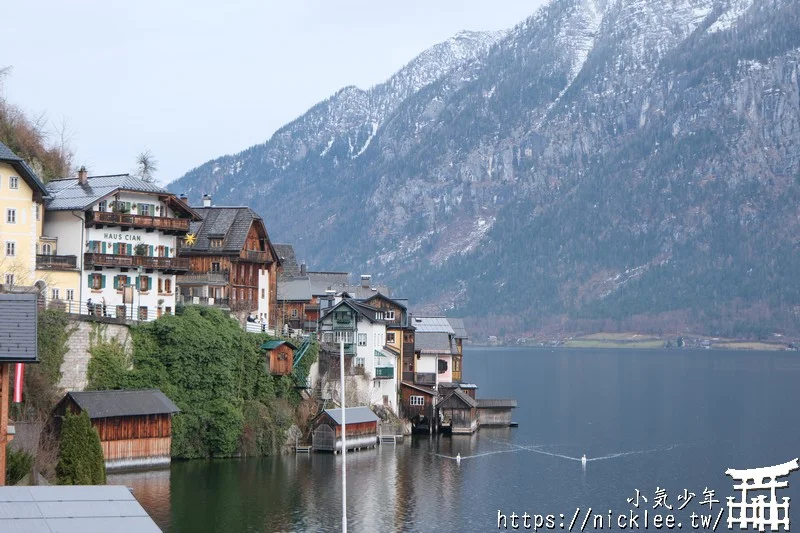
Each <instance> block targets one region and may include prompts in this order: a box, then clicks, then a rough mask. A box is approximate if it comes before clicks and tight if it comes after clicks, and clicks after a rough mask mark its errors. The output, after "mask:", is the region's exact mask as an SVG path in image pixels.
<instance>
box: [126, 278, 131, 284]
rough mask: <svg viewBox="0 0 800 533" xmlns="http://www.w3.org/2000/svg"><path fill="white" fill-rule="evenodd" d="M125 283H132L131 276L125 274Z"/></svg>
mask: <svg viewBox="0 0 800 533" xmlns="http://www.w3.org/2000/svg"><path fill="white" fill-rule="evenodd" d="M125 284H126V285H130V284H131V277H130V276H125Z"/></svg>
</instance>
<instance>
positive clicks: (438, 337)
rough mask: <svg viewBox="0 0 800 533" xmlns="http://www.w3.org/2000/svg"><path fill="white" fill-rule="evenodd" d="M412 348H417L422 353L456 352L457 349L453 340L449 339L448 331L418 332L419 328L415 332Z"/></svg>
mask: <svg viewBox="0 0 800 533" xmlns="http://www.w3.org/2000/svg"><path fill="white" fill-rule="evenodd" d="M414 349H416V350H419V351H421V352H422V353H430V354H457V353H458V350H457V349H456V347H455V345H454V344H453V342H452V341H451V340H450V335H449V334H448V333H440V332H433V333H431V332H423V333H420V331H419V330H417V333H416V335H415V337H414Z"/></svg>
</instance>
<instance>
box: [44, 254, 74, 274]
mask: <svg viewBox="0 0 800 533" xmlns="http://www.w3.org/2000/svg"><path fill="white" fill-rule="evenodd" d="M36 268H40V269H42V270H74V269H76V268H78V257H77V256H75V255H43V254H36Z"/></svg>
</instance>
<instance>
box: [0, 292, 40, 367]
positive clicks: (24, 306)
mask: <svg viewBox="0 0 800 533" xmlns="http://www.w3.org/2000/svg"><path fill="white" fill-rule="evenodd" d="M36 299H37V295H36V294H35V293H24V294H0V363H38V362H39V357H38V351H37V318H36V316H37V307H36V306H37V303H36Z"/></svg>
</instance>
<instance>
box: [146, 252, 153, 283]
mask: <svg viewBox="0 0 800 533" xmlns="http://www.w3.org/2000/svg"><path fill="white" fill-rule="evenodd" d="M151 248H152V246H151ZM152 288H153V278H151V277H150V276H147V290H148V291H149V290H150V289H152Z"/></svg>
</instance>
